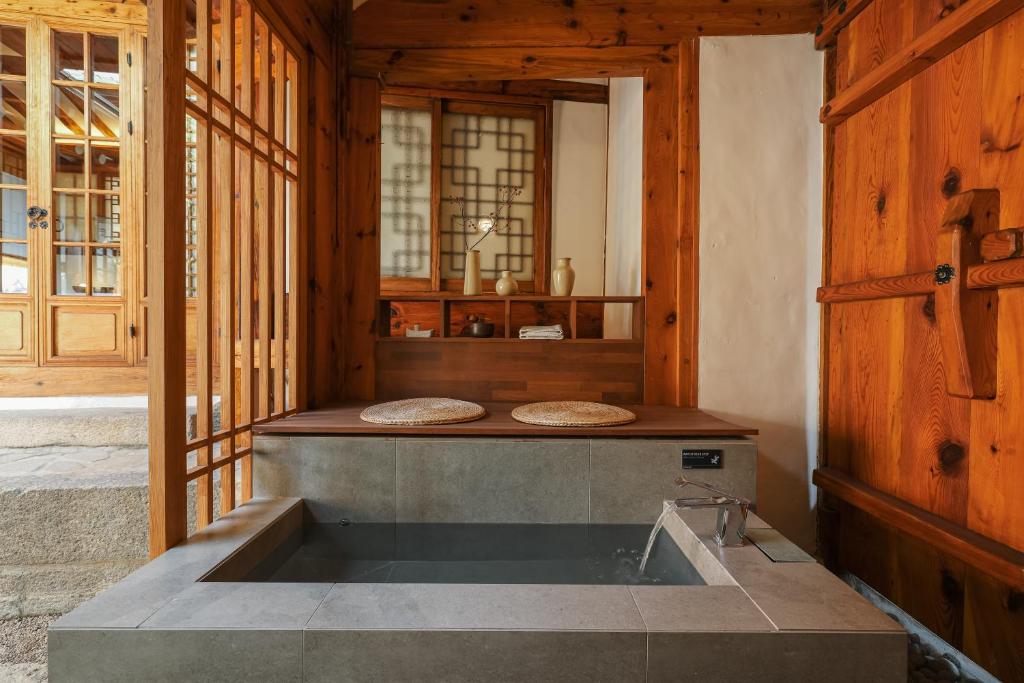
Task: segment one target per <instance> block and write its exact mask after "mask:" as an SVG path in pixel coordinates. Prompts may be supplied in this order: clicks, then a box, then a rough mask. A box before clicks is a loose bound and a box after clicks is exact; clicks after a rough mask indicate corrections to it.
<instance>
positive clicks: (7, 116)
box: [0, 81, 28, 130]
mask: <svg viewBox="0 0 1024 683" xmlns="http://www.w3.org/2000/svg"><path fill="white" fill-rule="evenodd" d="M27 102H28V100H27V99H26V97H25V84H24V83H19V82H16V81H6V82H4V83H0V128H9V129H11V130H25V112H26V107H27V106H28V104H27Z"/></svg>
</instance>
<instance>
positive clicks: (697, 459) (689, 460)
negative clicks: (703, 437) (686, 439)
mask: <svg viewBox="0 0 1024 683" xmlns="http://www.w3.org/2000/svg"><path fill="white" fill-rule="evenodd" d="M683 469H684V470H720V469H722V449H721V448H684V449H683Z"/></svg>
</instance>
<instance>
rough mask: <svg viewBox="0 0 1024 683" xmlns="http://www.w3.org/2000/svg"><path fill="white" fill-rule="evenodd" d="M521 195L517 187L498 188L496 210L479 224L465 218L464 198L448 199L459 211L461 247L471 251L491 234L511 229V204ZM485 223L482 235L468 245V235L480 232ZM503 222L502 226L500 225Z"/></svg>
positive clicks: (521, 191)
mask: <svg viewBox="0 0 1024 683" xmlns="http://www.w3.org/2000/svg"><path fill="white" fill-rule="evenodd" d="M521 194H523V189H522V188H521V187H519V186H517V185H502V186H501V187H499V188H498V208H497V209H496V210H494V211H492V212H491V213H489V214H487V217H486V218H485V219H483V220H482V221H480V222H479V223H478V222H477V221H476V220H474V219H470V218H469V217H468V216H466V198H465V197H449V198H448V201H450V202H451V203H453V204H455V206H456V207H458V209H459V216H460V223H461V224H462V239H463V246H464V247H465V250H466V251H472V250H474V249H476V248H477V246H478V245H479V244H480V243H481V242H483V241H484V240H485V239H487V237H488V236H490V235H491V234H492V233H496V232H497V233H507V232H509V231H510V230H511V229H512V204H514V203H515V201H516V199H518V198H519V196H520V195H521ZM484 221H486V223H487V227H485V228H483V230H482V232H483V233H484V234H483V235H481V236H480V238H479V239H478V240H477V241H476V242H473V244H470V243H469V235H470V233H474V232H481V227H480V226H481V224H482V223H483V222H484ZM502 221H504V225H502Z"/></svg>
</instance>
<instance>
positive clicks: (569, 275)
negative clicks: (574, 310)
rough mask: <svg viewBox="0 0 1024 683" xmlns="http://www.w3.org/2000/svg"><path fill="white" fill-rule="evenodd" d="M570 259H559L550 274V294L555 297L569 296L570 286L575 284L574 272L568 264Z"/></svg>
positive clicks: (570, 292)
mask: <svg viewBox="0 0 1024 683" xmlns="http://www.w3.org/2000/svg"><path fill="white" fill-rule="evenodd" d="M570 261H572V259H570V258H560V259H558V263H557V264H556V265H555V270H554V272H553V273H551V293H552V294H554V295H555V296H570V295H571V294H572V286H573V285H574V284H575V283H576V271H575V270H573V269H572V265H571V264H570V263H569V262H570Z"/></svg>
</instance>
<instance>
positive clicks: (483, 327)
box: [469, 321, 494, 339]
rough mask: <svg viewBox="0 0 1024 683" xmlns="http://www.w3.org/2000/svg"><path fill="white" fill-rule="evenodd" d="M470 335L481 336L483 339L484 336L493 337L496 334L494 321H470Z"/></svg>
mask: <svg viewBox="0 0 1024 683" xmlns="http://www.w3.org/2000/svg"><path fill="white" fill-rule="evenodd" d="M469 336H471V337H479V338H482V339H483V338H487V337H493V336H494V323H486V322H481V321H477V322H475V323H470V325H469Z"/></svg>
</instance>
